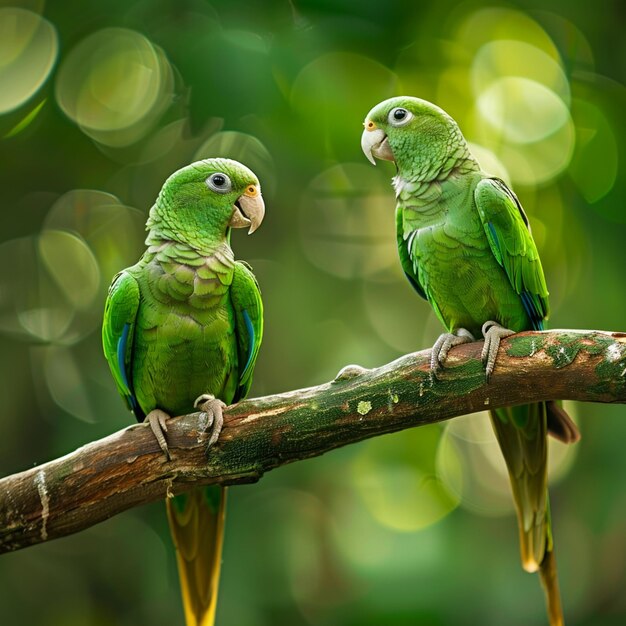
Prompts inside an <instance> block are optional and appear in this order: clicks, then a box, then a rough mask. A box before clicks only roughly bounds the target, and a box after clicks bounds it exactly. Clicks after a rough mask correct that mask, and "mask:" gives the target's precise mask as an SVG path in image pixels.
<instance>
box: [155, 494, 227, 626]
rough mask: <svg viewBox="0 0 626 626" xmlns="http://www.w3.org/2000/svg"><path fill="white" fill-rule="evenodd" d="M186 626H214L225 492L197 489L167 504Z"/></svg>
mask: <svg viewBox="0 0 626 626" xmlns="http://www.w3.org/2000/svg"><path fill="white" fill-rule="evenodd" d="M166 507H167V517H168V521H169V525H170V533H171V535H172V539H173V540H174V545H175V547H176V561H177V563H178V576H179V578H180V588H181V593H182V596H183V606H184V609H185V623H186V626H213V624H214V622H215V609H216V607H217V589H218V584H219V577H220V567H221V564H222V544H223V540H224V520H225V513H226V488H225V487H220V486H217V485H216V486H210V487H196V488H195V489H193V490H192V491H190V492H189V493H187V494H182V495H180V496H176V497H175V498H168V499H167V500H166Z"/></svg>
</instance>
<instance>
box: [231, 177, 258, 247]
mask: <svg viewBox="0 0 626 626" xmlns="http://www.w3.org/2000/svg"><path fill="white" fill-rule="evenodd" d="M264 216H265V204H264V203H263V196H261V191H260V190H259V188H258V187H257V186H256V185H248V187H247V188H246V190H245V191H244V192H243V193H242V194H241V195H240V196H239V198H238V199H237V202H235V205H234V206H233V215H232V217H231V218H230V222H229V223H228V225H229V226H230V227H231V228H248V227H250V228H249V230H248V235H251V234H252V233H253V232H254V231H255V230H256V229H257V228H258V227H259V226H260V225H261V222H262V221H263V217H264Z"/></svg>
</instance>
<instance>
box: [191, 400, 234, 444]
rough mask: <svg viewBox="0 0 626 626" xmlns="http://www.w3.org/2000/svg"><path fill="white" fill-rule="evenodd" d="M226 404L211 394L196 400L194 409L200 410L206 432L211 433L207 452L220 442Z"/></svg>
mask: <svg viewBox="0 0 626 626" xmlns="http://www.w3.org/2000/svg"><path fill="white" fill-rule="evenodd" d="M226 406H227V405H226V404H225V403H224V402H222V401H221V400H220V399H219V398H216V397H215V396H213V395H211V394H210V393H203V394H202V395H201V396H198V397H197V398H196V401H195V402H194V407H195V408H196V409H200V411H201V413H200V414H201V417H202V419H203V421H204V424H203V428H204V430H205V431H207V432H208V431H209V430H210V431H211V436H210V437H209V442H208V444H207V450H208V449H209V448H210V447H211V446H212V445H213V444H214V443H215V442H216V441H217V440H218V438H219V436H220V433H221V432H222V426H223V425H224V409H225V408H226Z"/></svg>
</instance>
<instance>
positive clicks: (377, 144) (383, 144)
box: [361, 120, 396, 165]
mask: <svg viewBox="0 0 626 626" xmlns="http://www.w3.org/2000/svg"><path fill="white" fill-rule="evenodd" d="M363 126H365V130H364V131H363V134H362V135H361V149H362V150H363V154H365V156H366V157H367V160H368V161H370V162H371V163H372V164H373V165H376V161H375V160H374V157H376V158H377V159H384V160H385V161H395V160H396V159H395V157H394V156H393V152H392V151H391V146H390V145H389V140H388V139H387V135H386V134H385V131H384V130H382V129H381V128H378V127H377V126H376V124H375V123H374V122H372V121H371V120H365V123H364V124H363Z"/></svg>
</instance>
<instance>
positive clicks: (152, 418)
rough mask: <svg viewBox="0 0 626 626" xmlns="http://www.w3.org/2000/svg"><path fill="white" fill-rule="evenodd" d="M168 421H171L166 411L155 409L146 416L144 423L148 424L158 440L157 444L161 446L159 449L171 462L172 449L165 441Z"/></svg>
mask: <svg viewBox="0 0 626 626" xmlns="http://www.w3.org/2000/svg"><path fill="white" fill-rule="evenodd" d="M168 419H170V416H169V415H168V414H167V413H166V412H165V411H161V409H154V410H153V411H150V413H148V415H146V417H145V419H144V422H147V423H148V425H149V426H150V429H151V430H152V433H153V435H154V436H155V438H156V440H157V443H158V444H159V447H160V448H161V450H163V452H164V453H165V457H166V458H167V460H168V461H170V460H171V458H172V457H171V456H170V449H169V448H168V446H167V441H166V440H165V433H166V432H167V420H168Z"/></svg>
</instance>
